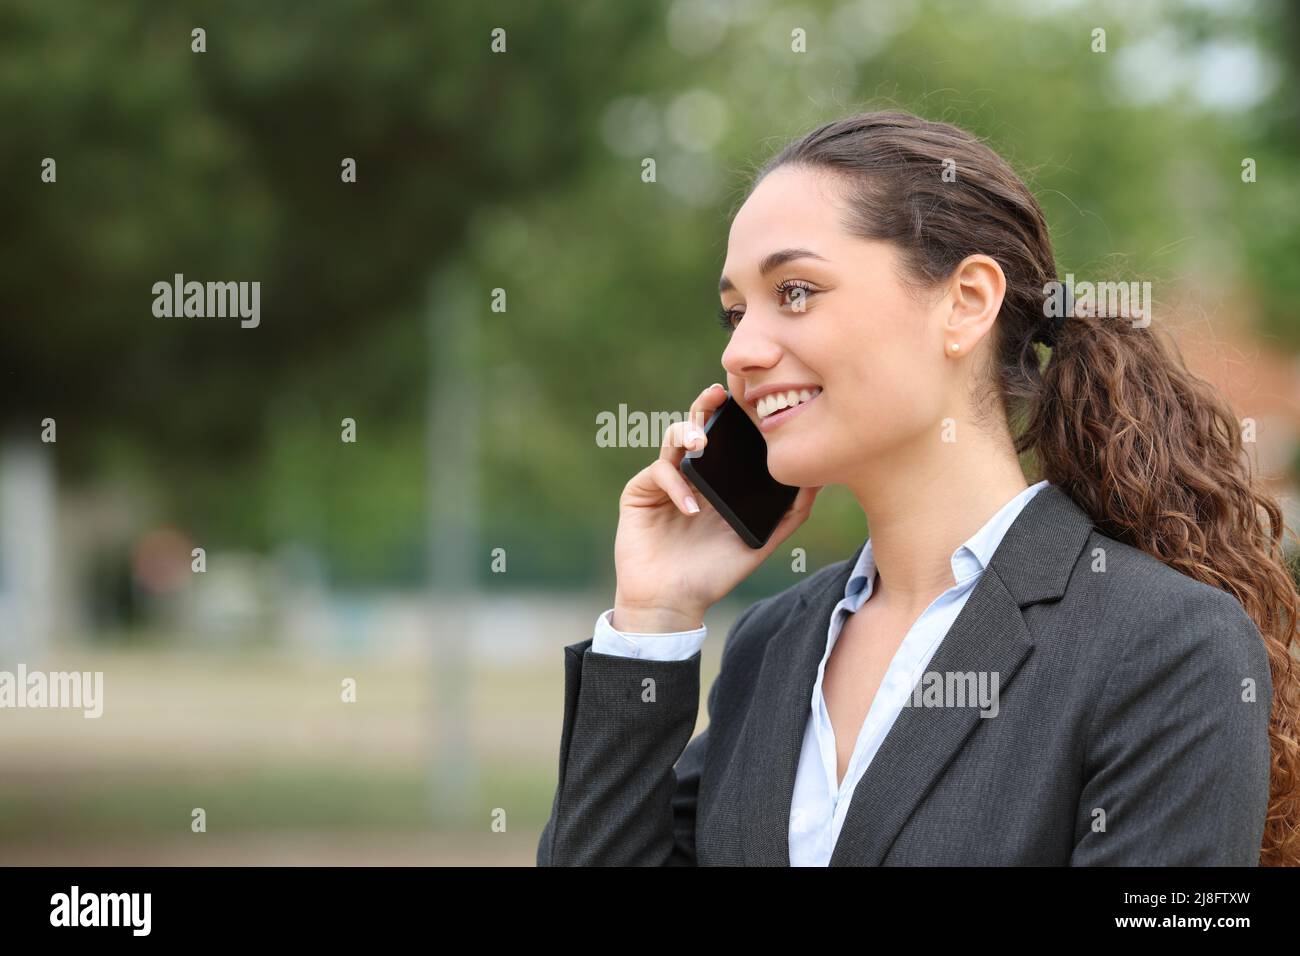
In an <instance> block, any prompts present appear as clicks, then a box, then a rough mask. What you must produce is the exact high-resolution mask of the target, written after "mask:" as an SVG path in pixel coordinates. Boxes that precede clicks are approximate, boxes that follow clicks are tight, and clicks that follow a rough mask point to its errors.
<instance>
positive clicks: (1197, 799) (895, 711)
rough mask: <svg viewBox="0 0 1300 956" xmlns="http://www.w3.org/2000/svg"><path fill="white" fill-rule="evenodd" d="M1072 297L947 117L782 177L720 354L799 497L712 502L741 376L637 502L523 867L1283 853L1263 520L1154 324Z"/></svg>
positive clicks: (803, 163)
mask: <svg viewBox="0 0 1300 956" xmlns="http://www.w3.org/2000/svg"><path fill="white" fill-rule="evenodd" d="M1056 276H1057V272H1056V266H1055V263H1054V260H1053V254H1052V246H1051V242H1050V240H1049V238H1048V230H1047V226H1046V223H1045V222H1044V219H1043V215H1042V211H1041V210H1040V208H1039V206H1038V204H1037V202H1036V201H1035V200H1034V198H1033V196H1032V195H1031V194H1030V192H1029V191H1028V189H1027V188H1026V187H1025V185H1024V184H1023V183H1022V182H1021V181H1020V180H1019V179H1018V178H1017V176H1016V175H1015V174H1014V172H1013V171H1012V170H1011V168H1010V167H1009V166H1008V165H1007V164H1006V163H1005V162H1004V161H1003V160H1002V159H1000V158H999V157H998V156H997V155H996V154H994V153H993V152H992V151H991V150H990V149H988V148H987V147H986V146H984V145H983V144H981V143H980V142H979V141H978V140H976V139H975V138H974V137H972V136H971V135H970V134H968V133H966V132H964V131H962V130H960V129H957V128H955V127H953V126H950V125H947V124H943V123H932V122H927V121H925V120H922V119H919V118H917V117H915V116H912V115H909V114H906V113H899V112H878V113H865V114H861V115H857V116H851V117H849V118H846V119H842V120H840V121H838V122H834V123H830V124H828V125H826V126H823V127H821V128H820V129H817V130H815V131H813V132H812V133H810V134H808V135H807V136H805V137H804V138H803V139H801V140H799V141H798V142H795V143H794V144H792V145H790V146H789V147H787V148H786V149H785V150H784V151H782V152H781V153H780V154H779V155H777V156H776V157H775V158H774V159H773V160H772V161H771V162H769V163H768V164H767V166H766V167H764V168H763V169H762V170H761V171H760V173H759V175H758V177H757V179H756V182H755V184H754V186H753V187H752V189H751V191H750V193H749V195H748V197H747V199H746V201H745V203H744V205H743V206H742V207H741V209H740V210H739V212H738V213H737V214H736V216H735V219H734V221H733V223H732V227H731V233H730V237H729V243H728V249H727V258H726V262H725V264H724V267H723V277H722V281H721V284H720V289H721V296H722V307H723V311H722V317H723V320H724V322H725V324H726V326H727V327H728V328H729V329H730V330H731V333H730V338H729V341H728V345H727V347H726V349H725V351H724V352H723V355H722V364H723V366H724V367H725V369H726V371H727V390H728V391H730V393H731V395H732V396H733V397H735V399H736V400H737V401H738V402H741V404H742V406H743V407H744V408H745V410H746V412H747V413H748V414H749V415H750V417H751V418H752V419H753V420H754V421H755V422H756V423H758V424H759V427H760V428H761V429H762V430H763V434H764V437H765V439H766V441H767V447H768V468H769V471H770V472H771V473H772V475H773V477H775V478H776V479H777V480H778V481H781V482H783V483H785V484H788V485H797V486H800V488H801V491H800V492H799V495H798V497H797V499H796V500H795V502H794V505H793V507H792V508H791V510H790V511H789V513H788V514H787V515H786V516H785V517H784V519H783V520H782V522H781V524H780V525H779V526H778V528H777V530H776V532H775V533H774V534H773V535H772V537H771V539H770V540H769V541H768V542H767V544H766V546H765V547H763V548H762V549H759V550H751V549H750V548H749V547H748V546H747V545H745V544H744V543H743V542H742V541H741V540H740V538H739V537H737V535H736V534H735V533H734V532H733V531H732V530H731V528H730V527H729V526H728V525H727V524H726V522H725V521H724V520H723V519H722V518H721V517H720V516H719V515H718V514H717V513H716V512H715V511H713V510H712V509H711V507H710V506H709V505H708V503H707V502H705V501H702V500H701V499H699V498H696V497H695V496H694V495H692V493H691V488H690V485H689V484H688V483H687V482H686V481H685V479H684V478H683V476H682V474H681V473H680V471H679V470H678V468H677V465H678V463H679V462H680V460H681V458H682V455H683V448H690V449H696V448H703V447H705V446H706V445H707V438H706V437H705V436H704V435H703V434H702V433H701V432H700V431H699V428H698V426H699V424H700V423H701V422H702V421H703V420H704V419H705V417H706V416H707V415H708V414H709V413H711V412H712V411H713V410H714V409H716V408H717V407H718V406H719V405H720V404H721V403H722V402H723V401H724V400H725V398H726V397H727V396H726V392H725V391H724V389H723V388H722V387H721V386H720V385H714V386H711V387H710V388H708V389H706V390H705V391H704V392H702V393H701V394H700V395H699V397H698V398H697V399H696V400H695V403H694V404H693V405H692V408H691V416H690V419H689V420H688V421H687V422H684V423H681V424H680V425H674V426H673V427H672V428H671V429H669V432H668V434H667V435H666V436H665V439H664V444H663V448H662V449H661V453H660V456H659V459H658V460H657V461H655V462H654V463H653V464H651V465H650V466H648V467H647V468H645V469H644V470H643V471H641V472H640V473H639V474H637V475H636V476H635V477H633V478H632V480H631V481H629V482H628V484H627V486H626V487H625V488H624V491H623V494H622V497H621V500H620V503H619V507H620V516H619V525H618V532H617V537H616V541H615V564H616V568H617V576H618V584H617V590H616V594H615V600H614V607H613V608H612V609H611V610H610V611H607V612H606V613H605V614H603V615H601V617H600V618H599V619H598V621H597V627H596V633H595V635H594V636H593V638H592V639H591V640H588V641H584V642H582V643H579V644H574V645H571V646H569V647H567V648H566V649H565V668H566V680H565V710H564V727H563V734H562V738H561V744H560V765H559V782H558V786H557V789H556V794H555V799H554V802H553V805H552V812H551V818H550V820H549V822H548V823H547V825H546V828H545V830H544V831H543V834H542V838H541V842H540V844H539V847H538V854H537V861H538V863H539V865H567V864H651V865H671V864H686V865H695V864H699V865H706V864H759V865H764V864H766V865H789V864H794V865H827V864H830V865H873V864H889V865H916V864H940V865H962V864H975V865H1007V864H1014V865H1114V864H1132V865H1157V864H1162V865H1163V864H1226V865H1255V864H1257V863H1263V864H1294V863H1295V862H1297V858H1298V857H1300V848H1298V846H1297V823H1298V821H1300V806H1298V800H1300V796H1298V794H1297V791H1296V779H1297V771H1300V752H1298V750H1300V744H1298V743H1297V733H1296V730H1297V727H1296V724H1297V695H1296V674H1295V671H1294V665H1293V664H1292V660H1291V648H1292V645H1293V643H1294V639H1295V628H1296V625H1297V608H1298V604H1297V595H1296V590H1295V586H1294V583H1293V581H1292V579H1291V577H1290V575H1289V574H1288V571H1287V567H1286V564H1285V563H1284V559H1283V556H1282V552H1281V547H1280V542H1281V535H1282V523H1281V513H1280V510H1279V507H1278V505H1277V503H1276V502H1275V501H1274V500H1272V499H1271V498H1270V497H1269V496H1268V495H1267V494H1266V493H1265V492H1263V491H1262V490H1261V489H1260V488H1259V487H1258V486H1257V485H1256V483H1255V481H1254V480H1253V479H1252V477H1251V476H1250V474H1249V468H1248V465H1247V463H1246V461H1245V459H1244V457H1243V455H1242V445H1241V439H1240V435H1239V433H1238V424H1237V421H1236V420H1235V418H1234V417H1233V415H1232V413H1231V411H1230V410H1229V409H1228V407H1227V406H1226V405H1225V403H1224V402H1223V401H1222V399H1221V398H1220V397H1219V396H1218V395H1217V394H1215V393H1214V391H1213V390H1212V389H1211V388H1210V387H1208V386H1207V384H1206V383H1204V382H1203V381H1201V380H1199V379H1197V378H1195V377H1194V376H1192V375H1191V374H1190V373H1189V372H1188V371H1187V370H1186V369H1185V368H1183V367H1182V365H1181V363H1180V362H1179V361H1177V360H1176V358H1175V357H1174V356H1176V354H1177V353H1176V351H1174V350H1172V349H1171V348H1170V347H1169V346H1168V345H1166V344H1165V343H1164V342H1162V340H1161V337H1160V334H1158V333H1157V327H1156V325H1154V324H1151V323H1149V322H1136V321H1133V320H1132V319H1131V318H1129V317H1125V316H1122V315H1096V314H1091V313H1090V312H1089V310H1087V309H1085V308H1084V307H1083V305H1082V303H1081V304H1080V307H1079V308H1078V309H1077V310H1073V309H1072V310H1068V311H1067V312H1065V313H1064V314H1062V313H1061V312H1059V311H1057V310H1054V309H1053V307H1052V305H1051V300H1052V298H1053V296H1052V293H1053V285H1052V284H1053V283H1054V282H1055V280H1056ZM1148 315H1149V313H1148ZM1036 343H1042V344H1044V345H1046V346H1048V347H1049V348H1050V355H1049V356H1048V357H1047V361H1046V363H1045V365H1044V364H1043V363H1041V362H1040V356H1039V353H1038V350H1037V346H1036ZM773 396H778V397H777V398H775V399H774V398H773ZM785 405H790V406H793V407H791V408H786V409H785V410H784V411H782V412H780V414H779V415H773V411H774V408H781V407H782V406H785ZM768 416H773V417H771V419H770V420H768ZM1026 452H1032V453H1033V458H1034V460H1035V461H1036V463H1037V468H1038V469H1039V471H1040V472H1041V480H1039V481H1037V482H1035V483H1034V484H1032V485H1030V484H1028V483H1027V482H1026V480H1025V478H1024V475H1023V473H1022V471H1021V466H1020V458H1019V456H1020V455H1021V454H1022V453H1026ZM831 483H839V484H843V485H845V486H847V487H848V488H849V489H850V490H851V491H852V492H853V494H854V495H855V496H856V498H857V499H858V501H859V503H860V504H861V506H862V510H863V511H864V513H865V514H866V517H867V520H868V525H869V528H870V533H871V536H870V539H869V540H868V541H867V542H865V543H864V545H863V546H862V547H860V548H859V549H858V551H857V553H856V554H855V555H854V556H853V557H852V558H850V559H848V560H846V561H842V562H839V563H837V564H833V565H831V566H829V567H826V568H823V569H822V570H821V571H819V572H817V573H816V574H813V575H812V576H811V577H810V578H809V579H807V580H805V581H803V582H801V583H799V584H796V585H794V586H793V587H791V588H788V589H787V590H785V591H783V592H782V593H780V594H777V595H774V596H772V597H769V598H766V599H764V600H761V601H759V602H757V603H756V604H754V605H752V606H751V607H749V608H748V609H746V610H745V611H744V613H743V614H741V616H740V618H739V619H738V620H737V621H736V623H735V625H734V626H733V627H732V629H731V631H730V633H729V634H728V635H727V638H726V642H725V645H724V649H723V658H722V668H721V671H720V673H719V675H718V677H717V679H716V680H715V681H714V683H713V685H712V688H711V689H710V691H709V695H708V712H709V724H708V727H707V729H706V730H705V731H704V732H702V733H701V734H700V735H698V736H697V737H695V738H694V739H693V740H691V739H690V737H691V733H692V731H693V729H694V726H695V722H696V718H697V715H698V704H699V691H700V683H699V681H700V654H699V647H700V644H701V642H702V641H703V639H704V633H705V630H704V627H703V619H704V615H705V612H706V611H707V610H708V609H709V608H710V607H711V606H713V605H714V604H715V603H716V602H717V601H719V600H720V599H721V598H723V597H724V596H726V595H727V594H728V593H729V592H730V591H731V590H732V589H733V588H734V587H735V586H736V584H738V583H739V582H740V581H742V580H743V579H744V578H745V577H746V576H747V575H749V574H750V572H752V571H753V570H754V569H755V568H756V567H757V566H758V565H759V564H761V563H762V562H763V561H764V560H765V559H766V558H767V557H769V556H770V555H772V554H773V553H774V552H775V551H776V549H777V548H778V547H779V546H780V545H781V543H782V542H783V541H784V540H785V539H786V538H788V537H789V535H790V534H791V532H793V531H794V530H795V528H797V527H798V526H799V525H800V524H802V523H803V521H804V520H805V519H806V518H807V517H808V515H809V514H810V512H811V509H812V506H813V501H814V499H815V497H816V494H817V492H818V491H819V490H820V488H821V487H824V486H825V485H827V484H831ZM1261 510H1262V511H1263V512H1264V514H1265V515H1266V517H1267V524H1265V523H1264V521H1263V520H1262V517H1263V516H1261V515H1260V511H1261ZM963 690H964V691H965V692H964V693H963V692H962V691H963Z"/></svg>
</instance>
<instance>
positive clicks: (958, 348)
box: [949, 342, 961, 352]
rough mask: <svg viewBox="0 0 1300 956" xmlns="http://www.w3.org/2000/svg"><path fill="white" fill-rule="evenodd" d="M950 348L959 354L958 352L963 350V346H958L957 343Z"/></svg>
mask: <svg viewBox="0 0 1300 956" xmlns="http://www.w3.org/2000/svg"><path fill="white" fill-rule="evenodd" d="M949 347H950V348H951V349H952V350H953V351H954V352H957V351H960V350H961V346H960V345H958V344H957V343H956V342H953V343H952V345H951V346H949Z"/></svg>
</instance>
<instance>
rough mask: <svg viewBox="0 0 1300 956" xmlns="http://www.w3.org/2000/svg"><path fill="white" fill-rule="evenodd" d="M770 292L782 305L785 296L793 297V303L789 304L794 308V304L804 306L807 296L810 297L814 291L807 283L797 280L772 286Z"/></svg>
mask: <svg viewBox="0 0 1300 956" xmlns="http://www.w3.org/2000/svg"><path fill="white" fill-rule="evenodd" d="M772 291H773V292H775V293H776V297H777V298H778V299H781V300H782V301H783V304H784V299H785V297H786V296H787V295H789V296H793V298H794V301H792V302H791V303H790V306H791V308H794V307H795V303H796V302H802V303H805V304H806V303H807V300H808V296H810V295H812V294H813V293H814V292H815V291H816V290H815V289H814V288H813V287H812V286H810V285H809V284H808V283H806V282H803V281H800V280H799V279H784V280H782V281H781V282H778V283H777V284H776V285H775V286H773V287H772ZM795 311H797V312H802V311H803V309H802V308H797V309H795Z"/></svg>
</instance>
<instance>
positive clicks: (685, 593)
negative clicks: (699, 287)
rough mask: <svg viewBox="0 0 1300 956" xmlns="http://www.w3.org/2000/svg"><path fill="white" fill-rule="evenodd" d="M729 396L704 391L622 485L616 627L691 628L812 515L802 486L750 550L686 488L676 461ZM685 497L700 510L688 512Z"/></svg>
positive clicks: (809, 495)
mask: <svg viewBox="0 0 1300 956" xmlns="http://www.w3.org/2000/svg"><path fill="white" fill-rule="evenodd" d="M726 400H727V393H726V390H725V389H724V388H723V387H722V386H720V385H711V386H709V387H708V388H706V389H705V390H704V391H703V392H701V393H700V395H699V397H698V398H696V399H695V402H694V404H692V405H691V411H690V414H689V416H688V417H687V420H686V421H684V422H674V423H673V424H672V425H671V426H669V428H668V429H667V431H666V432H665V433H664V441H663V445H662V447H661V448H660V450H659V458H658V459H657V460H656V461H654V462H653V463H651V464H650V465H648V466H646V467H645V468H643V469H642V470H641V471H639V472H638V473H637V474H636V475H634V476H633V477H632V480H631V481H629V482H628V483H627V485H626V486H625V487H624V488H623V494H622V496H621V497H620V498H619V518H618V532H617V534H616V535H615V538H614V566H615V571H616V574H617V578H618V586H617V590H616V593H615V598H614V616H613V621H612V623H613V626H614V628H615V629H616V630H620V631H628V632H636V633H643V634H654V633H666V632H669V631H689V630H694V629H695V628H697V627H699V626H700V625H701V624H702V623H703V621H704V614H705V612H706V611H707V610H708V609H709V608H710V607H712V606H713V605H714V604H716V603H717V602H718V601H720V600H721V599H722V598H724V597H726V596H727V595H728V594H730V593H731V591H732V589H733V588H735V586H736V585H737V584H739V583H740V582H741V581H743V580H744V579H745V578H747V577H749V575H750V574H751V573H752V572H753V571H754V569H755V568H757V567H758V566H759V565H760V564H762V563H763V562H764V561H765V560H767V558H768V557H769V556H770V555H771V554H772V552H773V551H775V550H776V548H778V547H779V546H780V545H781V543H782V542H783V541H785V539H786V538H788V537H790V535H791V534H792V533H793V532H794V530H795V528H797V527H799V526H800V525H801V524H803V523H804V522H805V521H806V520H807V519H808V516H809V515H810V514H811V513H812V506H813V501H814V500H815V499H816V497H817V493H818V492H819V491H821V487H820V486H818V487H814V488H801V489H800V490H799V493H798V495H797V496H796V497H795V500H794V503H793V504H792V505H791V506H790V509H789V510H788V511H787V512H786V513H785V515H784V516H783V517H782V518H781V521H780V523H779V524H778V525H777V526H776V530H774V531H773V532H772V536H771V537H770V538H768V540H767V543H766V544H765V545H763V547H762V548H751V547H750V546H749V545H747V544H745V542H744V541H742V540H741V539H740V536H739V535H737V534H736V532H735V531H734V530H733V529H732V527H731V525H729V524H727V521H726V519H725V518H723V517H722V515H720V514H718V512H717V510H716V509H714V508H713V506H712V505H710V504H709V502H708V501H707V500H706V499H705V498H704V497H703V496H702V495H700V494H698V493H697V492H696V491H695V489H694V488H692V487H691V484H690V482H688V481H687V480H686V476H685V475H683V474H682V473H681V471H680V470H679V469H678V466H679V464H680V463H681V460H682V458H683V457H684V456H685V454H686V452H687V451H688V450H695V449H699V448H704V447H705V446H706V445H707V444H708V437H707V436H705V435H704V432H703V425H704V422H706V421H707V420H708V418H709V416H710V415H712V414H713V412H714V411H715V410H717V408H718V407H719V406H721V405H722V403H723V402H725V401H726ZM688 499H689V501H693V502H694V504H695V506H696V507H697V508H698V509H699V510H698V511H696V512H692V511H691V509H690V506H689V502H688Z"/></svg>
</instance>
